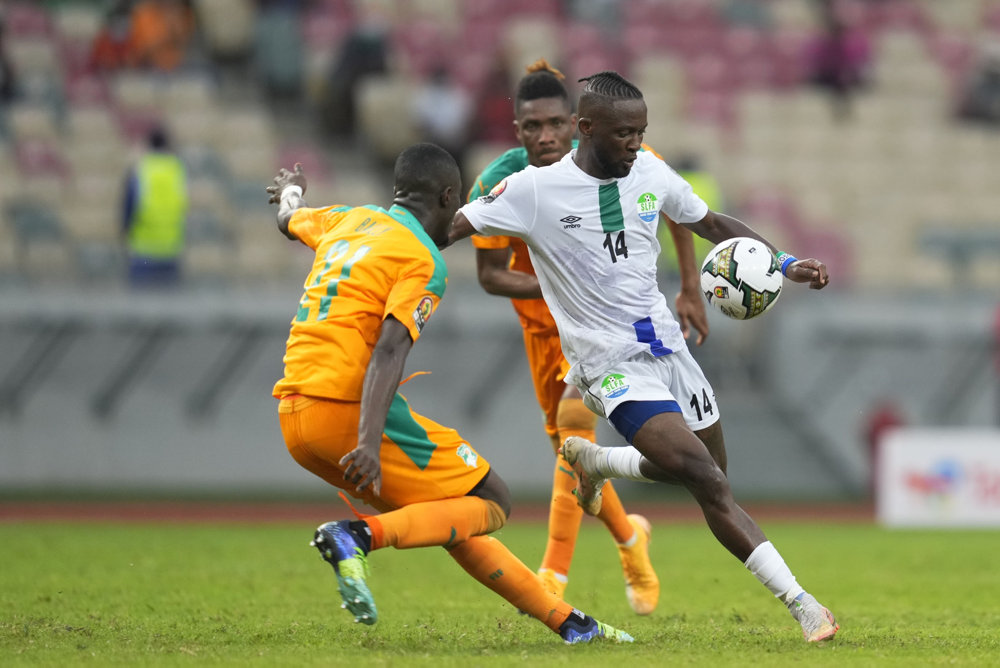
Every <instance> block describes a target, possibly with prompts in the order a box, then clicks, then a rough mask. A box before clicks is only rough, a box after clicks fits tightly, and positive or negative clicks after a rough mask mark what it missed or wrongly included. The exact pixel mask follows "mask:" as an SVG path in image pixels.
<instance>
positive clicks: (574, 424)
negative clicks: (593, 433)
mask: <svg viewBox="0 0 1000 668" xmlns="http://www.w3.org/2000/svg"><path fill="white" fill-rule="evenodd" d="M556 421H557V422H558V423H559V429H560V430H563V429H566V430H573V431H587V430H593V429H596V428H597V416H596V415H594V414H593V413H592V412H591V411H590V409H589V408H587V407H586V406H585V405H584V404H583V399H579V398H569V399H562V400H560V401H559V410H558V412H557V413H556Z"/></svg>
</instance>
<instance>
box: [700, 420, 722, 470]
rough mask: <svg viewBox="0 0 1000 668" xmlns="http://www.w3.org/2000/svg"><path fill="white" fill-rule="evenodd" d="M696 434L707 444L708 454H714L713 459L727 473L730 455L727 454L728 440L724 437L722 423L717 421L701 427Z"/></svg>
mask: <svg viewBox="0 0 1000 668" xmlns="http://www.w3.org/2000/svg"><path fill="white" fill-rule="evenodd" d="M695 435H696V436H697V437H698V438H700V439H701V442H702V443H704V444H705V447H706V448H707V449H708V454H710V455H712V459H714V460H715V463H716V464H718V466H719V468H720V469H722V472H723V473H725V472H726V468H727V463H728V457H727V456H726V441H725V439H724V438H723V437H722V423H721V422H716V423H715V424H713V425H710V426H708V427H705V428H704V429H700V430H698V431H696V432H695Z"/></svg>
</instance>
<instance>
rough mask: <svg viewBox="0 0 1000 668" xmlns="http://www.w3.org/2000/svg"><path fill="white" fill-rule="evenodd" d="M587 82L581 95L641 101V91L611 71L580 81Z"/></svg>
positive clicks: (592, 75)
mask: <svg viewBox="0 0 1000 668" xmlns="http://www.w3.org/2000/svg"><path fill="white" fill-rule="evenodd" d="M580 81H581V82H583V81H585V82H587V85H586V86H584V88H583V94H582V95H599V96H601V97H605V98H612V99H615V100H641V99H642V91H641V90H639V89H638V88H637V87H636V85H635V84H633V83H632V82H631V81H629V80H628V79H626V78H625V77H623V76H622V75H620V74H618V73H617V72H612V71H611V70H606V71H604V72H598V73H597V74H591V75H590V76H589V77H584V78H582V79H580Z"/></svg>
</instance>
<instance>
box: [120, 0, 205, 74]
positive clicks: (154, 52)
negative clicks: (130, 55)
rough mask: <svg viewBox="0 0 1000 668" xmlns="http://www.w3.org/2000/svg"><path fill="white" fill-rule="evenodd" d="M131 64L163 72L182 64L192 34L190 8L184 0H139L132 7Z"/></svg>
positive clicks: (192, 21) (192, 17)
mask: <svg viewBox="0 0 1000 668" xmlns="http://www.w3.org/2000/svg"><path fill="white" fill-rule="evenodd" d="M131 19H132V25H131V43H132V44H131V48H132V50H133V52H134V55H135V64H136V65H137V66H139V67H147V68H152V69H156V70H161V71H164V72H169V71H172V70H175V69H177V68H178V67H179V66H180V65H181V64H183V62H184V60H185V57H186V55H187V49H188V45H189V44H190V42H191V39H192V37H193V36H194V12H193V10H192V9H191V6H190V4H189V3H188V2H186V1H185V0H141V1H140V2H138V3H137V4H135V6H134V7H133V8H132V15H131Z"/></svg>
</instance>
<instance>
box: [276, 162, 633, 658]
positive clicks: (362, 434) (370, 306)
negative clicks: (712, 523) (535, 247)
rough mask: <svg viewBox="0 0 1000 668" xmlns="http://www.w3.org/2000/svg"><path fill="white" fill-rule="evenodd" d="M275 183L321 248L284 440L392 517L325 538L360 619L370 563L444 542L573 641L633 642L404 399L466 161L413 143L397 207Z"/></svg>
mask: <svg viewBox="0 0 1000 668" xmlns="http://www.w3.org/2000/svg"><path fill="white" fill-rule="evenodd" d="M274 182H275V185H273V186H270V187H269V188H267V191H268V193H269V194H270V201H271V202H272V203H278V204H279V208H278V214H277V219H278V227H279V229H280V230H281V231H282V232H283V233H284V234H285V235H286V236H287V237H288V238H290V239H293V240H296V239H297V240H299V241H301V242H302V243H304V244H305V245H307V246H309V247H310V248H312V249H313V250H315V251H316V256H315V260H314V262H313V266H312V270H311V271H310V273H309V276H308V278H307V279H306V282H305V291H304V293H303V295H302V298H301V300H300V302H299V307H298V311H297V313H296V315H295V318H294V319H293V321H292V325H291V333H290V334H289V337H288V343H287V347H286V353H285V358H284V361H285V372H284V377H283V378H282V379H281V380H279V381H278V383H277V384H276V385H275V387H274V395H275V396H276V397H278V398H279V399H280V403H279V408H278V412H279V416H280V422H281V432H282V435H283V436H284V439H285V444H286V446H287V448H288V451H289V453H290V454H291V455H292V457H294V458H295V460H296V461H297V462H298V463H299V464H300V465H302V466H303V467H304V468H306V469H307V470H309V471H311V472H312V473H314V474H316V475H317V476H319V477H320V478H323V479H324V480H326V481H327V482H329V483H330V484H332V485H335V486H336V487H339V488H341V489H344V490H347V491H349V492H350V493H351V494H352V495H354V496H356V497H359V498H362V499H364V500H365V501H366V502H367V503H368V504H369V505H371V506H372V507H374V508H377V509H379V510H381V511H383V512H382V514H379V515H373V516H362V515H360V514H359V519H358V520H356V521H348V520H341V521H335V522H327V523H325V524H323V525H321V526H320V527H319V528H318V529H317V530H316V532H315V535H314V540H313V545H315V546H316V547H317V548H318V549H319V551H320V554H321V555H322V556H323V558H324V559H325V560H326V561H327V562H329V563H330V564H331V565H332V566H333V567H334V570H335V571H336V573H337V580H338V584H339V588H340V594H341V598H342V599H343V602H344V605H345V607H347V608H348V610H350V612H351V613H352V614H353V615H354V618H355V621H359V622H362V623H365V624H374V623H375V622H376V620H377V611H376V607H375V601H374V599H373V597H372V594H371V590H370V589H369V587H368V584H367V576H368V563H367V555H368V554H369V553H370V552H371V551H372V550H376V549H379V548H384V547H390V546H391V547H396V548H400V549H403V548H412V547H425V546H431V545H440V546H442V547H444V548H445V549H446V550H447V551H448V553H449V554H450V555H451V556H452V558H454V559H455V561H457V562H458V563H459V564H460V565H461V566H462V568H464V569H465V570H466V571H467V572H468V573H469V574H470V575H472V576H473V577H474V578H476V579H477V580H479V582H481V583H482V584H483V585H485V586H486V587H488V588H490V589H492V590H493V591H495V592H497V593H498V594H500V595H501V596H503V597H504V598H505V599H506V600H507V601H509V602H510V603H511V604H512V605H514V606H516V607H517V608H518V609H519V610H522V611H524V612H526V613H528V614H530V615H531V616H532V617H534V618H536V619H538V620H539V621H541V622H542V623H543V624H545V625H546V626H547V627H549V628H550V629H552V630H553V631H555V632H556V633H558V634H559V635H560V637H562V639H563V640H564V641H566V642H567V643H577V642H589V641H591V640H595V639H598V638H606V639H609V640H613V641H615V642H631V641H632V637H631V636H630V635H628V634H627V633H625V632H623V631H619V630H617V629H615V628H613V627H610V626H608V625H606V624H603V623H600V622H598V621H597V620H595V619H594V618H593V617H590V616H589V615H585V614H584V613H582V612H580V611H579V610H576V609H575V608H573V607H572V606H571V605H569V604H568V603H566V602H565V601H563V600H562V599H561V597H557V596H555V595H553V594H552V593H550V592H548V591H546V590H545V588H544V587H543V586H542V584H541V582H540V581H539V580H538V579H537V578H536V577H535V575H534V574H533V573H532V572H531V570H530V569H529V568H528V567H527V566H525V565H524V564H523V563H522V562H521V561H520V560H519V559H518V558H517V557H515V556H514V555H513V554H511V552H510V551H509V550H508V549H507V548H506V547H505V546H504V545H503V544H502V543H500V541H498V540H496V539H494V538H492V537H490V536H487V535H485V534H488V533H491V532H493V531H496V530H497V529H499V528H500V527H502V526H503V524H504V523H505V522H506V520H507V517H508V515H509V513H510V493H509V491H508V489H507V485H506V483H504V481H503V480H502V479H501V478H500V476H499V475H498V474H497V473H496V472H494V471H493V470H492V469H491V468H490V465H489V463H488V462H487V461H486V460H485V459H483V458H482V457H480V456H479V454H478V453H477V452H476V451H475V450H474V449H473V448H472V447H471V446H470V445H469V444H468V443H466V442H465V441H464V440H463V439H462V437H461V436H460V435H459V434H458V433H457V432H456V431H455V430H453V429H449V428H447V427H444V426H442V425H439V424H437V423H435V422H433V421H432V420H429V419H427V418H425V417H423V416H421V415H419V414H417V413H416V412H414V411H413V410H412V409H411V408H410V405H409V403H408V402H407V400H406V399H405V398H404V397H403V396H402V395H400V394H398V393H397V387H398V386H399V384H400V378H401V377H402V373H403V368H404V365H405V362H406V358H407V355H408V354H409V351H410V348H411V346H412V345H413V342H414V341H416V339H417V338H418V337H419V336H420V333H421V331H422V330H423V328H424V326H425V325H426V324H427V321H428V319H429V318H430V317H431V315H432V314H433V313H434V310H435V308H436V307H437V304H438V302H439V300H440V299H441V296H442V295H443V294H444V290H445V286H446V283H447V268H446V266H445V263H444V260H443V258H442V257H441V254H440V252H439V251H438V246H439V245H444V243H445V242H446V241H447V239H448V232H449V229H450V227H451V220H452V217H453V216H454V214H455V211H456V210H457V209H458V206H459V204H460V203H461V196H460V189H461V178H460V175H459V169H458V165H457V164H456V163H455V160H454V158H452V157H451V155H450V154H448V153H447V152H446V151H445V150H444V149H442V148H440V147H438V146H436V145H434V144H417V145H414V146H411V147H409V148H407V149H405V150H403V152H402V153H401V154H400V155H399V157H398V159H397V161H396V165H395V178H394V193H393V202H392V206H391V207H390V208H389V209H382V208H380V207H377V206H363V207H356V208H351V207H346V206H332V207H326V208H321V209H312V208H307V207H306V203H305V201H304V200H303V199H302V195H303V193H304V191H305V189H306V179H305V176H304V175H303V174H302V171H301V165H296V168H295V171H288V170H285V169H282V170H281V171H280V173H279V174H278V176H277V177H275V179H274Z"/></svg>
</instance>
